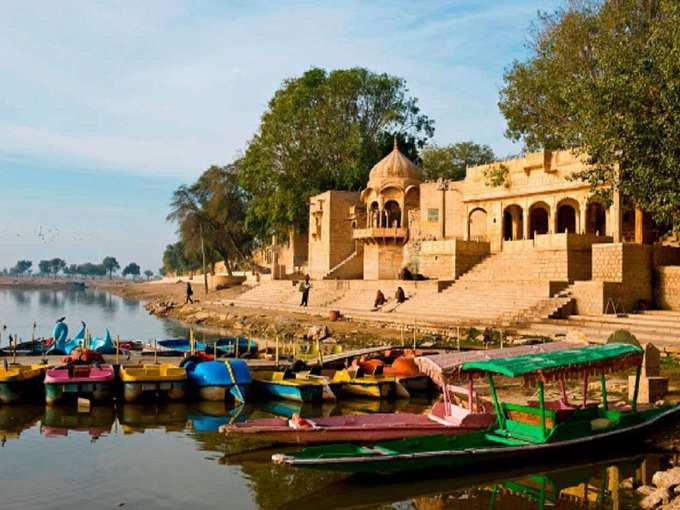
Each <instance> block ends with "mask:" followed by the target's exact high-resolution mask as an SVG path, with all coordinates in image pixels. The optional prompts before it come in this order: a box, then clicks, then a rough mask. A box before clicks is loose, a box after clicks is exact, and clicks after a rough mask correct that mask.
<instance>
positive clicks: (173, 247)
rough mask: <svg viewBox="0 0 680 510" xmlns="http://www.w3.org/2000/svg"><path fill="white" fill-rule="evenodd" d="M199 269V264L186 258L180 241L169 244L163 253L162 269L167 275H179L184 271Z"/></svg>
mask: <svg viewBox="0 0 680 510" xmlns="http://www.w3.org/2000/svg"><path fill="white" fill-rule="evenodd" d="M199 267H200V263H199V262H198V261H197V260H196V259H194V260H191V259H189V258H188V257H187V256H186V250H185V246H184V243H183V242H182V241H177V242H176V243H173V244H169V245H167V246H166V247H165V251H164V252H163V269H164V270H165V272H167V273H175V274H177V275H181V274H183V273H184V272H186V271H195V270H196V269H198V268H199Z"/></svg>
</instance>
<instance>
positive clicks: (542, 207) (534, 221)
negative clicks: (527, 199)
mask: <svg viewBox="0 0 680 510" xmlns="http://www.w3.org/2000/svg"><path fill="white" fill-rule="evenodd" d="M549 224H550V206H548V204H546V203H545V202H536V203H535V204H534V205H532V206H531V208H530V209H529V239H533V238H534V236H536V235H540V234H547V233H548V232H549V231H550V228H549Z"/></svg>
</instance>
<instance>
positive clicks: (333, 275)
mask: <svg viewBox="0 0 680 510" xmlns="http://www.w3.org/2000/svg"><path fill="white" fill-rule="evenodd" d="M361 246H363V245H359V247H357V249H356V250H354V251H353V252H352V253H350V254H349V256H347V257H346V258H344V259H343V260H342V261H341V262H339V263H338V264H336V265H335V266H334V267H332V268H331V269H330V270H329V271H328V272H327V273H326V274H324V275H323V279H324V280H335V279H339V278H345V277H346V276H345V275H343V274H342V272H343V270H344V269H346V268H348V267H349V268H350V270H351V272H356V271H355V266H357V265H358V264H359V263H361V264H363V261H359V260H358V259H359V258H360V257H361V256H362V255H363V250H362V248H361Z"/></svg>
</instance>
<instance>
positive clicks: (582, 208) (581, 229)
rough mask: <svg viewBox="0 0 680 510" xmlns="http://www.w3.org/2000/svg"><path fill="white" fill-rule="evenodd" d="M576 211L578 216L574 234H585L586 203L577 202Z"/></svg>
mask: <svg viewBox="0 0 680 510" xmlns="http://www.w3.org/2000/svg"><path fill="white" fill-rule="evenodd" d="M578 208H579V209H578V210H579V215H578V222H579V224H578V225H577V226H576V233H577V234H585V233H586V229H587V223H586V215H587V213H588V202H585V203H584V202H579V203H578Z"/></svg>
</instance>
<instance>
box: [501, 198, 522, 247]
mask: <svg viewBox="0 0 680 510" xmlns="http://www.w3.org/2000/svg"><path fill="white" fill-rule="evenodd" d="M523 237H524V212H523V211H522V208H521V207H520V206H518V205H516V204H513V205H509V206H507V207H506V208H505V210H504V211H503V239H504V240H505V241H516V240H518V239H522V238H523Z"/></svg>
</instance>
